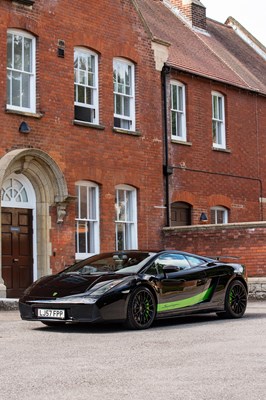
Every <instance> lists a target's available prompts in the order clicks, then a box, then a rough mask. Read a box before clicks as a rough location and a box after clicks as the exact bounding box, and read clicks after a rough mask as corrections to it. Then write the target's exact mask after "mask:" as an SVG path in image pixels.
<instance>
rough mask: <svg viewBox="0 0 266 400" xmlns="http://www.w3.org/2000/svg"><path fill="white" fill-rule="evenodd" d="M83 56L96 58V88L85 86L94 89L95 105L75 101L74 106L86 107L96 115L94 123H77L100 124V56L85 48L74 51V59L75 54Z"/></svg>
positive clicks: (77, 48) (76, 48)
mask: <svg viewBox="0 0 266 400" xmlns="http://www.w3.org/2000/svg"><path fill="white" fill-rule="evenodd" d="M76 53H78V54H83V55H85V56H88V55H92V56H94V57H95V75H94V78H95V82H94V83H95V86H94V87H91V86H89V85H84V86H86V87H90V88H92V89H93V105H90V104H86V103H80V102H78V101H74V105H75V106H79V107H84V108H88V109H93V110H95V115H94V118H93V121H92V122H90V121H83V120H77V121H81V122H86V123H88V124H99V72H98V71H99V68H98V64H99V58H98V54H97V53H95V52H94V51H91V50H89V49H86V48H84V47H75V49H74V59H75V54H76ZM74 86H75V81H74Z"/></svg>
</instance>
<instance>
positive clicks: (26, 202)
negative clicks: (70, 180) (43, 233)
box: [1, 174, 36, 297]
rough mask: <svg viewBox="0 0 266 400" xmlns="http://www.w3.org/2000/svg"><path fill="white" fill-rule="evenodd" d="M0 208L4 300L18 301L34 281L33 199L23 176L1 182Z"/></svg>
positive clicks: (31, 189)
mask: <svg viewBox="0 0 266 400" xmlns="http://www.w3.org/2000/svg"><path fill="white" fill-rule="evenodd" d="M1 205H2V208H1V217H2V277H3V280H4V282H5V285H6V291H7V297H19V296H20V295H21V294H22V292H23V291H24V290H25V289H26V288H27V287H28V286H29V285H30V284H31V283H32V282H33V280H34V279H36V262H35V263H34V260H36V257H34V253H36V235H35V234H33V232H36V196H35V192H34V189H33V187H32V185H31V183H30V181H29V180H28V178H26V176H25V175H23V174H11V175H10V176H9V177H8V178H7V179H6V180H5V181H4V183H3V186H2V191H1Z"/></svg>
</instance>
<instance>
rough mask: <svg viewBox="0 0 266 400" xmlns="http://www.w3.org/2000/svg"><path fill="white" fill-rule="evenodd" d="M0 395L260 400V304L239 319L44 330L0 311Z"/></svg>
mask: <svg viewBox="0 0 266 400" xmlns="http://www.w3.org/2000/svg"><path fill="white" fill-rule="evenodd" d="M0 368H1V373H0V399H1V400H13V399H14V400H26V399H27V400H44V399H45V400H63V399H64V400H68V399H71V400H73V399H74V400H81V399H82V400H84V399H86V400H103V399H107V400H109V399H110V400H120V399H124V400H129V399H132V400H142V399H144V400H150V399H153V400H155V399H161V398H162V399H163V400H179V399H180V400H181V399H182V400H194V399H195V400H216V399H217V400H226V399H230V400H238V399H239V400H240V399H241V400H253V399H254V400H265V398H266V302H250V303H249V306H248V310H247V313H246V316H245V317H244V318H243V319H241V320H230V321H229V320H226V321H222V320H218V319H217V318H216V316H215V315H209V316H204V315H203V316H197V317H193V318H192V317H188V318H182V319H177V320H175V321H173V320H168V321H163V322H158V323H156V324H155V325H154V326H153V327H152V328H151V329H149V330H146V331H128V330H126V329H125V328H123V327H122V326H120V325H105V326H66V327H65V328H57V329H55V328H48V327H45V326H44V325H42V324H41V323H38V322H25V321H21V320H20V317H19V313H18V311H1V312H0Z"/></svg>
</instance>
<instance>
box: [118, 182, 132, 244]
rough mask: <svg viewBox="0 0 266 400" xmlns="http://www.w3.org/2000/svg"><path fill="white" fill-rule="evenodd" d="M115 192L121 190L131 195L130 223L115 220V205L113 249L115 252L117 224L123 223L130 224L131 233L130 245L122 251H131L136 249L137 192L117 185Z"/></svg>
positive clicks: (129, 187) (125, 186)
mask: <svg viewBox="0 0 266 400" xmlns="http://www.w3.org/2000/svg"><path fill="white" fill-rule="evenodd" d="M115 190H116V192H117V191H119V190H121V191H130V192H131V194H132V204H133V208H132V220H131V221H120V220H119V219H118V218H117V215H118V210H117V204H115V211H116V215H115V225H116V227H115V247H116V250H117V247H118V246H117V229H116V228H117V224H120V223H124V224H131V225H132V232H131V243H130V246H129V248H127V249H124V250H132V249H137V248H138V226H137V220H138V215H137V190H136V188H134V187H133V186H129V185H117V186H116V187H115Z"/></svg>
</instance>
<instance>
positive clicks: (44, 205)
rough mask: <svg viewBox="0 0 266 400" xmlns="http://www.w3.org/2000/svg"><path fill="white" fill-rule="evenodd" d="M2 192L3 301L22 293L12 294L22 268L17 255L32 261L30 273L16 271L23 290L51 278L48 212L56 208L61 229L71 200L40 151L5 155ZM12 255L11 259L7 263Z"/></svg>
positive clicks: (0, 176)
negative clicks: (34, 281) (14, 280)
mask: <svg viewBox="0 0 266 400" xmlns="http://www.w3.org/2000/svg"><path fill="white" fill-rule="evenodd" d="M0 187H1V194H2V195H1V196H0V200H1V211H2V213H1V216H2V218H1V223H0V226H1V229H2V231H1V233H3V235H4V236H5V237H4V236H3V237H4V241H2V246H3V248H2V249H1V257H0V297H6V296H8V297H18V296H19V294H20V292H21V291H23V288H22V287H20V288H19V291H20V292H19V291H10V290H9V289H10V287H11V286H12V285H11V284H12V279H14V277H13V276H12V272H14V270H15V269H16V264H19V261H16V260H17V259H20V258H21V257H22V254H20V253H17V252H16V251H17V250H15V249H16V248H17V249H19V251H20V250H21V251H22V253H23V257H24V256H25V257H28V260H27V264H29V265H30V267H27V268H24V267H23V265H22V266H21V268H18V269H17V271H15V273H17V274H18V275H17V277H16V279H17V281H18V282H17V283H18V284H19V285H20V286H27V284H28V282H29V281H32V280H35V279H37V278H39V277H41V276H43V275H46V274H49V273H51V269H50V256H51V249H52V243H51V241H50V229H51V224H52V221H51V214H50V212H51V210H52V209H53V208H55V210H56V211H57V221H56V222H58V223H62V221H63V217H64V215H65V209H66V206H67V203H68V202H69V200H70V199H71V197H70V196H69V195H68V191H67V185H66V181H65V178H64V175H63V173H62V171H61V169H60V168H59V166H58V164H57V163H56V162H55V161H54V160H53V159H52V158H51V157H50V156H49V155H48V154H47V153H45V152H43V151H41V150H39V149H16V150H12V151H10V152H9V153H7V154H5V155H4V156H3V157H2V158H1V159H0ZM51 207H52V208H51ZM53 214H54V213H53ZM26 227H27V229H26ZM33 228H34V229H33ZM12 236H13V237H14V242H12ZM16 236H17V241H16ZM14 246H15V247H14ZM19 246H20V247H19ZM8 253H9V254H10V258H9V260H6V259H5V255H6V254H8ZM26 253H27V254H26ZM18 254H19V256H18ZM24 261H25V260H24ZM24 261H23V262H22V264H23V263H24ZM6 263H8V264H12V265H9V266H7V265H6ZM25 263H26V262H25ZM19 275H21V276H19ZM17 283H16V284H17ZM13 284H14V282H13Z"/></svg>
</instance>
